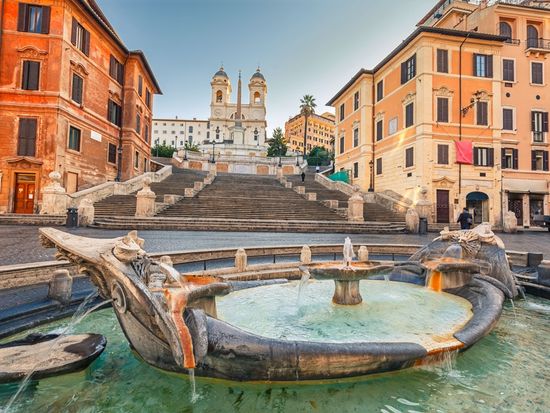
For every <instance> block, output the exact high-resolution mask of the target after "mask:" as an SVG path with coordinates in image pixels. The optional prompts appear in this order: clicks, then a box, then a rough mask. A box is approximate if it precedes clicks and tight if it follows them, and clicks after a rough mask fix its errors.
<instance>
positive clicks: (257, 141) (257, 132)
mask: <svg viewBox="0 0 550 413" xmlns="http://www.w3.org/2000/svg"><path fill="white" fill-rule="evenodd" d="M259 133H260V132H259V131H258V128H254V140H255V141H256V145H257V146H258V145H260V141H259V140H258V134H259Z"/></svg>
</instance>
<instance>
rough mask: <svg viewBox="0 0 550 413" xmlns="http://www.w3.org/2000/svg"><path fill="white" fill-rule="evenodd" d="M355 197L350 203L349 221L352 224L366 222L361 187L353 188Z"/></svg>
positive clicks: (353, 196)
mask: <svg viewBox="0 0 550 413" xmlns="http://www.w3.org/2000/svg"><path fill="white" fill-rule="evenodd" d="M353 191H354V193H353V195H352V196H351V198H350V199H349V201H348V221H351V222H364V221H365V218H364V217H363V208H364V203H365V201H364V200H363V195H362V194H361V192H359V187H358V186H354V187H353Z"/></svg>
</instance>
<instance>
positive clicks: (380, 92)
mask: <svg viewBox="0 0 550 413" xmlns="http://www.w3.org/2000/svg"><path fill="white" fill-rule="evenodd" d="M382 99H384V81H383V80H381V81H380V82H378V83H377V84H376V101H377V102H380V101H381V100H382Z"/></svg>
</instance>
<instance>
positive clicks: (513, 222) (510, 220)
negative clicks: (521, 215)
mask: <svg viewBox="0 0 550 413" xmlns="http://www.w3.org/2000/svg"><path fill="white" fill-rule="evenodd" d="M502 227H503V230H504V232H507V233H510V234H512V233H515V232H517V231H518V219H517V218H516V214H515V213H514V212H512V211H507V212H505V213H504V221H503V223H502Z"/></svg>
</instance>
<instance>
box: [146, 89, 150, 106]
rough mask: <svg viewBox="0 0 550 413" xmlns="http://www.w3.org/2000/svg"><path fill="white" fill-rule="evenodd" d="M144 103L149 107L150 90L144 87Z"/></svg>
mask: <svg viewBox="0 0 550 413" xmlns="http://www.w3.org/2000/svg"><path fill="white" fill-rule="evenodd" d="M145 104H146V105H147V107H148V108H149V109H151V91H150V90H149V89H145Z"/></svg>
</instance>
